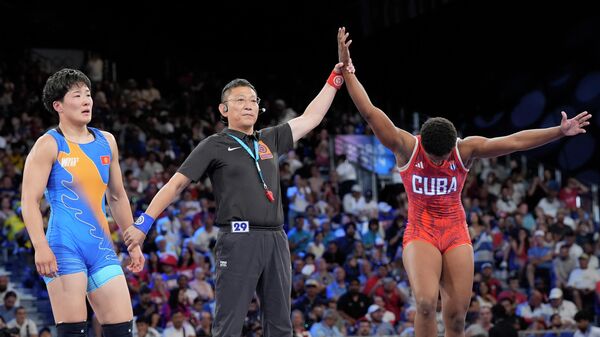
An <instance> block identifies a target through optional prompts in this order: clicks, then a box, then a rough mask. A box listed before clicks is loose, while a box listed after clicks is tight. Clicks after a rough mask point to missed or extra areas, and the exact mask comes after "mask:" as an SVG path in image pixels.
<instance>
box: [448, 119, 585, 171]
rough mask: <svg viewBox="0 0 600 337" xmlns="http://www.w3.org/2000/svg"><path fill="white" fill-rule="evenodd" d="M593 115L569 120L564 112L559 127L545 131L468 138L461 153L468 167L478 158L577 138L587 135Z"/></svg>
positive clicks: (460, 145)
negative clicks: (566, 137) (572, 137)
mask: <svg viewBox="0 0 600 337" xmlns="http://www.w3.org/2000/svg"><path fill="white" fill-rule="evenodd" d="M591 117H592V115H590V114H588V113H587V111H584V112H582V113H580V114H578V115H577V116H575V117H573V118H571V119H567V114H566V113H565V112H564V111H563V112H562V120H561V122H560V125H559V126H554V127H551V128H545V129H531V130H524V131H519V132H517V133H513V134H511V135H508V136H504V137H496V138H485V137H480V136H473V137H467V138H465V139H464V140H463V141H461V142H460V143H459V151H460V154H461V156H462V159H463V161H464V162H465V164H466V165H469V164H468V163H469V162H470V161H472V160H473V159H476V158H489V157H498V156H503V155H506V154H509V153H513V152H516V151H524V150H529V149H532V148H535V147H538V146H542V145H544V144H547V143H550V142H552V141H554V140H557V139H559V138H562V137H564V136H575V135H578V134H580V133H585V129H584V127H585V126H587V125H588V124H590V122H589V121H588V120H589V119H590V118H591Z"/></svg>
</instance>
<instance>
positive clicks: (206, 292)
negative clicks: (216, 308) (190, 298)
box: [190, 267, 215, 301]
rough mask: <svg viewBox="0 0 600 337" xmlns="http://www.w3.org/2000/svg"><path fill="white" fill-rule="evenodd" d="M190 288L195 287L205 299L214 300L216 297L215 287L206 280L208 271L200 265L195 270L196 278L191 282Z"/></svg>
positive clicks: (199, 295)
mask: <svg viewBox="0 0 600 337" xmlns="http://www.w3.org/2000/svg"><path fill="white" fill-rule="evenodd" d="M190 288H191V289H194V290H195V291H196V292H197V293H198V297H200V298H201V299H202V300H203V301H212V300H213V299H214V298H215V293H214V291H213V288H212V286H211V285H210V283H208V282H207V281H206V272H205V271H204V269H203V268H202V267H198V268H196V270H195V271H194V279H193V280H192V281H191V282H190Z"/></svg>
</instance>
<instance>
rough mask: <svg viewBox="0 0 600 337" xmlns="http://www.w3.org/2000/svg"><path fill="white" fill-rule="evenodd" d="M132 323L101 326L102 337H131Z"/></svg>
mask: <svg viewBox="0 0 600 337" xmlns="http://www.w3.org/2000/svg"><path fill="white" fill-rule="evenodd" d="M132 331H133V321H127V322H123V323H115V324H102V336H104V337H131V336H132V335H133V333H132Z"/></svg>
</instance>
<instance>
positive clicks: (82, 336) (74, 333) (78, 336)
mask: <svg viewBox="0 0 600 337" xmlns="http://www.w3.org/2000/svg"><path fill="white" fill-rule="evenodd" d="M87 330H88V323H87V322H86V321H83V322H77V323H58V324H56V332H57V334H58V337H87Z"/></svg>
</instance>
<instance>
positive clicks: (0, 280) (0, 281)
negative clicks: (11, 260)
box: [0, 222, 21, 307]
mask: <svg viewBox="0 0 600 337" xmlns="http://www.w3.org/2000/svg"><path fill="white" fill-rule="evenodd" d="M0 223H1V222H0ZM9 291H12V292H13V293H15V296H17V299H16V300H15V306H17V307H18V306H20V305H21V301H19V297H20V296H19V292H18V291H17V290H16V289H14V288H13V287H12V286H11V285H10V278H9V277H8V275H7V274H0V299H3V298H4V296H5V295H6V294H7V293H8V292H9Z"/></svg>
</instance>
